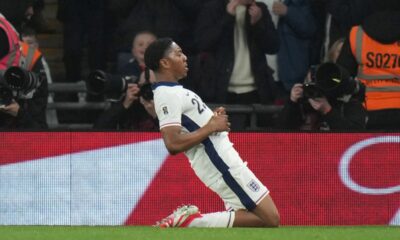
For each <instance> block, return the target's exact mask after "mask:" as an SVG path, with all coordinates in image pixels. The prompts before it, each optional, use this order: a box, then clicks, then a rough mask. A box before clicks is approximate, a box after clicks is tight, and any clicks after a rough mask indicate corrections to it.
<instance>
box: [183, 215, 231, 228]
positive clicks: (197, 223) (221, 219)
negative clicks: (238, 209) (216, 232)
mask: <svg viewBox="0 0 400 240" xmlns="http://www.w3.org/2000/svg"><path fill="white" fill-rule="evenodd" d="M201 215H202V217H199V218H195V219H194V220H193V221H192V222H191V223H190V224H189V226H188V227H204V228H231V227H232V226H233V221H234V220H235V212H215V213H206V214H201Z"/></svg>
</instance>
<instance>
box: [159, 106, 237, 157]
mask: <svg viewBox="0 0 400 240" xmlns="http://www.w3.org/2000/svg"><path fill="white" fill-rule="evenodd" d="M229 127H230V123H229V121H228V116H227V115H226V114H224V113H218V112H217V111H216V112H214V115H213V116H212V117H211V119H210V121H208V123H207V124H206V125H204V126H203V127H201V128H199V129H197V130H196V131H194V132H190V133H182V132H181V128H182V127H181V126H168V127H164V128H161V135H162V137H163V139H164V143H165V146H166V147H167V149H168V151H169V152H170V153H171V154H173V155H174V154H177V153H180V152H184V151H186V150H188V149H190V148H192V147H193V146H195V145H197V144H200V143H201V142H202V141H203V140H204V139H206V138H207V137H208V136H209V135H210V134H212V133H214V132H223V131H230V128H229Z"/></svg>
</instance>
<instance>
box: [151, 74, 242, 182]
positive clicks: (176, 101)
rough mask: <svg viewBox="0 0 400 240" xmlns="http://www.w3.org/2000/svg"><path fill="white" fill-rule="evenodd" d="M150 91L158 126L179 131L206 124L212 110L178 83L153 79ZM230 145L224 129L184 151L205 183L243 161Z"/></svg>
mask: <svg viewBox="0 0 400 240" xmlns="http://www.w3.org/2000/svg"><path fill="white" fill-rule="evenodd" d="M153 92H154V105H155V110H156V113H157V116H158V120H159V123H160V129H162V128H164V127H167V126H182V131H184V132H193V131H196V130H197V129H199V128H201V127H202V126H204V125H205V124H207V122H208V121H209V120H210V119H211V117H212V116H213V111H212V110H210V108H208V107H207V105H206V104H204V102H203V101H202V100H201V98H200V97H199V96H198V95H197V94H195V93H194V92H192V91H190V90H188V89H185V88H183V86H182V85H180V84H179V83H172V82H159V83H156V84H154V85H153ZM232 145H233V144H232V143H231V141H230V140H229V138H228V132H220V133H215V134H212V135H210V136H209V137H208V138H207V139H205V140H204V141H203V142H202V143H201V144H198V145H196V146H194V147H192V148H191V149H189V150H188V151H186V152H185V154H186V156H187V157H188V158H189V161H190V164H191V167H192V168H193V170H194V171H195V173H196V175H197V176H198V177H199V178H200V179H201V180H202V181H203V182H204V183H205V184H206V186H210V185H211V184H213V183H214V182H215V181H216V180H217V179H218V178H220V177H221V176H224V177H225V176H227V175H230V171H231V170H232V169H237V168H240V167H243V166H245V165H246V164H245V163H244V162H243V160H242V159H241V158H240V157H239V154H238V153H237V152H236V150H235V149H234V148H233V146H232Z"/></svg>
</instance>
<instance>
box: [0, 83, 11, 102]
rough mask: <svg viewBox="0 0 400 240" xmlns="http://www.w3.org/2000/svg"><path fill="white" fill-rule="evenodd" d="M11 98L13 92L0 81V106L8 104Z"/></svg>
mask: <svg viewBox="0 0 400 240" xmlns="http://www.w3.org/2000/svg"><path fill="white" fill-rule="evenodd" d="M12 100H13V92H12V90H11V89H10V88H8V87H7V86H6V85H4V84H2V83H0V106H2V105H6V106H7V105H9V104H10V103H11V102H12Z"/></svg>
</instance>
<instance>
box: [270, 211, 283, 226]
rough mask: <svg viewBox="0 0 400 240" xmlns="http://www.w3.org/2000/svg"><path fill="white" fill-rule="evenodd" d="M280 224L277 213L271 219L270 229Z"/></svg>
mask: <svg viewBox="0 0 400 240" xmlns="http://www.w3.org/2000/svg"><path fill="white" fill-rule="evenodd" d="M280 223H281V217H280V216H279V213H275V214H274V215H273V216H272V217H271V227H279V224H280Z"/></svg>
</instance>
